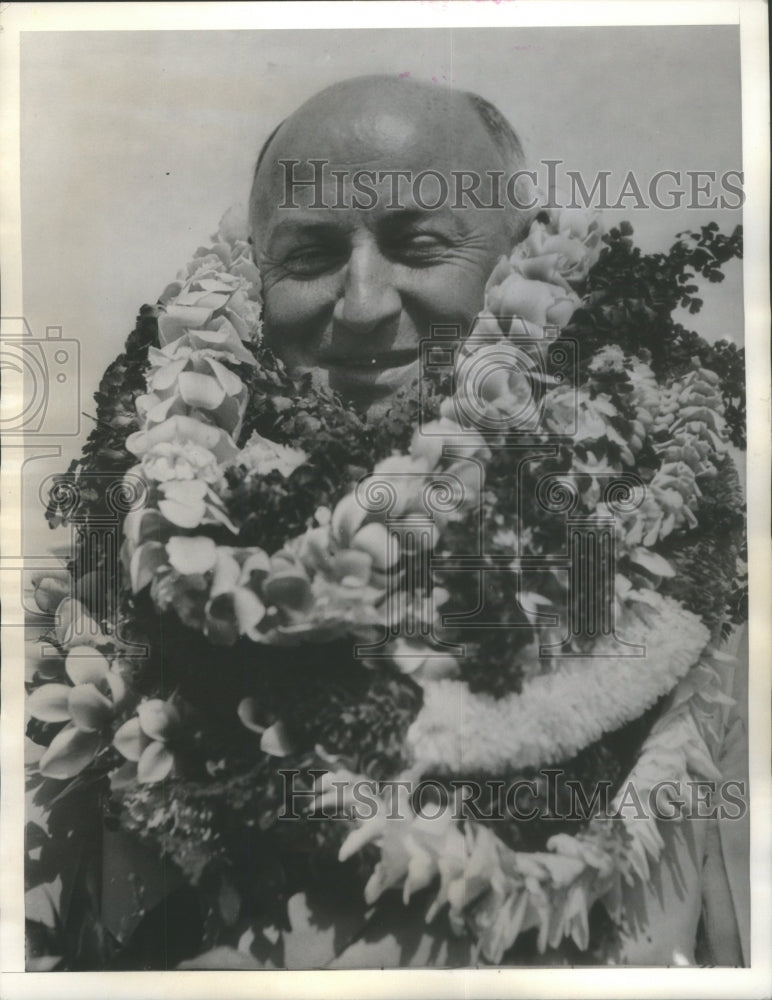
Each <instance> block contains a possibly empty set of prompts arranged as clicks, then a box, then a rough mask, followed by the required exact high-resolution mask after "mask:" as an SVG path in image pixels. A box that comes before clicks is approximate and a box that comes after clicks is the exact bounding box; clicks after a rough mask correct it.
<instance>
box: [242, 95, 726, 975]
mask: <svg viewBox="0 0 772 1000" xmlns="http://www.w3.org/2000/svg"><path fill="white" fill-rule="evenodd" d="M523 167H524V157H523V151H522V148H521V146H520V142H519V140H518V138H517V135H516V134H515V132H514V131H513V130H512V128H511V126H510V125H509V124H508V122H507V121H506V120H505V119H504V118H503V116H502V115H501V114H500V112H498V111H497V110H496V108H494V107H493V106H492V105H490V104H489V103H488V102H486V101H484V100H483V99H481V98H479V97H477V96H476V95H473V94H469V93H465V92H460V91H451V90H449V89H447V88H444V87H438V86H433V85H431V84H424V83H417V82H414V81H410V80H402V79H399V78H392V77H363V78H359V79H354V80H347V81H345V82H343V83H339V84H336V85H335V86H332V87H329V88H328V89H326V90H324V91H322V92H321V93H319V94H317V95H316V96H314V97H312V98H311V99H310V100H309V101H307V102H306V103H305V104H304V105H303V106H302V107H301V108H300V109H299V110H298V111H296V112H295V113H294V114H293V115H291V116H290V117H289V118H288V119H287V120H286V121H284V122H282V124H281V125H280V126H279V127H278V128H277V129H276V131H275V132H274V133H273V135H272V136H271V137H270V138H269V140H268V142H267V143H266V145H265V146H264V148H263V151H262V153H261V156H260V159H259V161H258V164H257V167H256V170H255V177H254V181H253V186H252V193H251V197H250V228H251V238H252V241H253V244H254V253H255V260H256V262H257V264H258V265H259V267H260V271H261V274H262V279H263V297H264V324H265V325H264V330H265V337H266V341H267V343H268V344H269V345H270V346H271V347H272V348H273V349H274V350H275V351H276V353H277V354H278V355H279V356H280V357H281V358H282V359H283V360H284V361H285V362H286V364H287V365H288V367H289V369H290V371H291V372H293V373H295V374H298V375H301V374H303V373H307V372H310V373H311V375H312V377H313V379H314V380H315V382H316V383H317V384H318V385H326V386H329V387H330V388H331V389H333V390H336V391H337V392H339V393H340V394H341V395H342V396H343V397H344V398H346V399H348V400H350V401H352V402H353V403H354V404H355V405H356V406H357V407H358V408H359V409H360V410H362V411H363V412H366V413H368V414H370V416H377V414H378V413H379V412H381V411H382V410H383V409H385V408H386V407H387V406H388V405H389V402H390V400H391V397H392V396H393V394H394V393H395V392H396V391H397V390H398V389H400V388H401V387H403V386H405V385H408V384H410V383H411V382H412V381H413V380H414V379H415V378H416V377H417V375H418V365H419V343H420V341H421V340H422V339H424V338H426V337H428V336H429V335H430V332H431V326H432V325H433V324H455V325H458V326H460V327H461V329H462V331H466V330H468V329H469V327H470V325H471V323H472V320H473V319H474V317H475V315H476V314H477V313H478V312H479V310H480V309H481V308H482V305H483V296H484V290H485V284H486V281H487V279H488V276H489V274H490V272H491V270H492V269H493V267H494V265H495V263H496V261H497V260H498V258H499V256H500V255H501V254H504V253H508V252H509V251H510V250H511V248H512V246H513V244H514V243H515V242H516V241H517V239H518V238H519V237H520V236H521V235H523V234H524V232H525V230H526V228H527V226H528V224H529V222H530V218H531V217H532V214H533V213H532V211H531V209H532V207H533V206H532V205H531V204H530V203H529V202H528V201H527V200H526V199H525V198H521V197H520V195H519V194H518V195H517V197H516V198H512V197H511V196H510V197H508V198H502V197H500V191H499V196H498V197H497V196H496V195H495V194H494V191H493V183H492V182H493V179H494V178H495V177H496V176H497V175H503V177H504V178H505V179H506V178H508V177H511V176H512V175H513V174H516V173H517V172H521V173H525V172H524V170H523ZM464 177H465V178H466V180H463V179H461V178H464ZM474 178H479V179H481V180H488V181H489V182H490V183H489V184H488V185H486V184H485V183H481V184H480V186H479V187H477V188H476V189H475V190H474V191H471V188H472V186H473V179H474ZM416 179H419V182H418V183H416ZM460 179H461V180H460ZM443 181H444V183H443ZM459 182H460V183H459ZM513 191H514V188H512V189H511V190H508V193H509V194H510V195H511V194H512V192H513ZM688 827H693V829H691V831H690V837H689V838H688V839H687V840H681V841H679V840H678V836H677V835H674V837H673V838H672V840H671V842H670V843H669V846H668V850H667V851H666V853H665V858H664V860H663V863H662V865H661V866H660V869H659V870H658V872H657V877H656V879H654V881H653V884H652V885H651V886H643V885H637V886H636V888H635V890H631V899H630V900H628V904H629V905H628V910H629V912H630V913H633V914H635V917H636V919H635V920H633V921H632V922H631V926H630V927H629V928H628V929H627V931H626V933H624V934H623V935H622V941H621V947H620V950H619V953H618V954H617V955H616V956H615V958H616V961H618V962H620V963H623V964H636V965H669V964H684V963H689V962H691V961H693V960H694V941H695V934H696V930H697V923H698V920H699V916H700V910H701V878H702V864H703V857H704V856H705V851H706V846H705V840H706V836H707V829H706V827H705V824H701V823H699V822H697V823H692V824H683V825H682V828H681V832H682V831H683V829H686V828H688ZM669 839H670V838H669ZM402 919H403V917H402V916H401V915H400V916H399V917H398V918H397V921H398V924H399V926H401V923H400V921H402ZM394 933H395V937H394V942H395V945H394V947H395V951H394V954H392V955H385V954H384V952H383V943H382V942H380V943H379V944H378V946H377V948H376V951H377V954H374V955H370V954H369V953H367V954H365V953H364V952H362V950H361V949H362V947H364V946H363V945H362V943H361V942H360V943H359V944H357V945H352V948H351V949H348V951H347V952H345V953H344V954H343V955H339V956H338V957H337V959H336V960H335V962H336V964H338V965H341V966H346V965H350V966H353V967H362V966H367V965H371V964H374V965H379V964H383V965H399V964H400V962H401V958H400V945H399V941H400V931H399V927H395V929H394ZM416 933H419V931H416ZM420 933H423V931H420ZM291 940H292V935H287V936H286V943H287V946H288V947H289V946H290V942H291ZM297 941H298V942H299V955H300V956H301V957H300V962H301V964H302V963H303V961H305V958H304V957H303V956H305V955H306V949H307V937H306V936H305V933H304V932H303V931H301V930H298V933H297ZM427 941H429V942H430V938H429V937H427ZM428 947H429V945H427V948H428ZM331 958H332V956H330V959H331ZM460 961H462V962H463V961H464V959H463V958H462V959H460Z"/></svg>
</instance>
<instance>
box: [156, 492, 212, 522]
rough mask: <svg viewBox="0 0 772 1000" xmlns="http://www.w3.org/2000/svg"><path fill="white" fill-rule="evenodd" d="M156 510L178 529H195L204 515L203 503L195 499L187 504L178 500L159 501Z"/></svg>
mask: <svg viewBox="0 0 772 1000" xmlns="http://www.w3.org/2000/svg"><path fill="white" fill-rule="evenodd" d="M158 509H159V510H160V512H161V514H162V515H163V517H165V518H166V520H167V521H169V522H170V523H171V524H173V525H175V526H176V527H178V528H197V527H198V526H199V524H201V522H202V521H203V520H204V516H205V514H206V504H205V503H204V501H203V500H196V499H195V498H192V499H191V500H190V502H189V503H184V502H182V501H180V500H159V502H158Z"/></svg>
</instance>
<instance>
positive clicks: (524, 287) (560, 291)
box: [485, 258, 580, 329]
mask: <svg viewBox="0 0 772 1000" xmlns="http://www.w3.org/2000/svg"><path fill="white" fill-rule="evenodd" d="M504 261H505V262H506V263H505V264H503V265H502V270H504V269H506V267H507V265H508V269H509V274H508V275H507V276H506V277H505V278H504V279H503V280H501V281H500V284H491V281H489V282H488V286H487V288H486V293H485V306H486V308H487V309H489V310H490V311H491V312H492V313H493V314H494V315H495V316H497V317H500V318H503V317H507V316H517V317H519V318H521V319H523V320H524V321H525V322H526V323H532V324H533V325H534V326H536V327H539V328H542V329H543V328H544V327H546V326H558V327H563V326H566V325H567V324H568V321H569V320H570V319H571V317H572V316H573V314H574V312H575V311H576V309H577V308H578V306H579V304H580V299H579V296H578V295H577V294H576V292H574V291H573V290H572V289H571V288H570V287H567V286H566V287H564V286H563V285H562V284H555V283H552V282H547V281H538V280H534V279H531V278H528V277H526V276H525V275H524V274H523V273H522V272H521V271H519V270H516V269H515V267H514V266H513V265H512V263H511V261H506V258H504ZM494 275H496V277H497V278H499V279H500V278H501V271H500V270H499V269H498V268H497V269H496V270H495V271H494Z"/></svg>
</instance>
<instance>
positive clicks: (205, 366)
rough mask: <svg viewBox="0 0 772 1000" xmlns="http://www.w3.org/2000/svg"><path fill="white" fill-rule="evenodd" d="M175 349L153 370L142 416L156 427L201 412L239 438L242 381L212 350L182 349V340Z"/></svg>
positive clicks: (244, 395)
mask: <svg viewBox="0 0 772 1000" xmlns="http://www.w3.org/2000/svg"><path fill="white" fill-rule="evenodd" d="M172 347H175V348H177V350H176V351H175V355H174V356H173V357H172V358H165V357H164V358H163V363H162V364H160V365H159V366H158V367H156V368H154V369H151V371H150V374H149V376H148V388H149V390H150V392H149V394H148V395H147V396H145V397H142V399H141V402H140V407H139V409H140V414H141V415H142V416H143V417H144V419H145V421H146V422H147V423H149V424H156V423H161V422H162V421H164V420H165V419H166V418H167V417H169V416H173V415H175V414H186V413H191V412H196V411H201V412H202V413H204V414H206V415H207V416H208V418H209V419H210V420H211V421H212V422H213V423H215V424H216V425H217V426H218V427H222V428H223V429H224V430H226V431H228V432H229V433H231V434H232V435H233V436H234V437H236V436H237V435H238V427H239V425H240V422H241V417H242V414H243V411H244V407H245V405H246V398H247V389H246V386H245V385H244V383H243V382H242V380H241V378H240V377H239V376H238V375H237V374H236V373H235V372H234V371H231V369H230V368H228V367H226V365H224V364H223V363H222V361H219V360H217V358H215V357H214V356H213V354H214V352H212V351H211V350H191V349H190V348H187V349H184V350H180V349H179V341H178V342H176V343H175V344H173V345H172ZM230 360H234V361H235V360H237V359H235V358H233V359H230Z"/></svg>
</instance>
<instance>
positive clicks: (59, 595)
mask: <svg viewBox="0 0 772 1000" xmlns="http://www.w3.org/2000/svg"><path fill="white" fill-rule="evenodd" d="M32 586H33V587H34V588H35V594H34V596H35V603H36V604H37V606H38V607H39V608H40V610H41V611H42V612H43V613H44V614H51V612H53V611H56V609H57V608H58V607H59V605H60V604H61V602H62V601H63V600H64V598H65V597H68V596H69V593H70V589H71V587H72V576H71V575H70V573H69V572H68V571H67V570H66V569H53V570H42V571H41V572H40V573H36V574H35V575H34V576H33V577H32Z"/></svg>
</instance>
